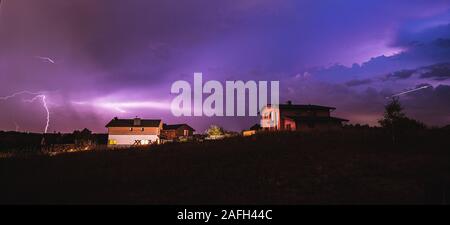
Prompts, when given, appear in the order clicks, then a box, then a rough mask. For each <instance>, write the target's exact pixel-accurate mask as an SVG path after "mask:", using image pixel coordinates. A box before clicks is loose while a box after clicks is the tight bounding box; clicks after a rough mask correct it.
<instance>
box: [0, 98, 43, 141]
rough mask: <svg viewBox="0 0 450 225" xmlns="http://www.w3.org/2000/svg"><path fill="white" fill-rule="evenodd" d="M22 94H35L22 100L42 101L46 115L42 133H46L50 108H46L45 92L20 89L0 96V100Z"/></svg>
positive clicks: (30, 101)
mask: <svg viewBox="0 0 450 225" xmlns="http://www.w3.org/2000/svg"><path fill="white" fill-rule="evenodd" d="M23 94H29V95H35V96H34V97H33V98H31V99H25V100H23V101H24V102H27V103H32V102H34V101H36V100H38V99H40V100H41V101H42V105H43V107H44V109H45V112H46V113H47V115H46V123H45V128H44V133H47V130H48V127H49V125H50V110H49V109H48V105H47V101H46V98H47V96H45V94H43V93H42V92H31V91H20V92H16V93H13V94H11V95H8V96H3V97H0V100H3V101H6V100H8V99H10V98H14V97H16V96H18V95H23Z"/></svg>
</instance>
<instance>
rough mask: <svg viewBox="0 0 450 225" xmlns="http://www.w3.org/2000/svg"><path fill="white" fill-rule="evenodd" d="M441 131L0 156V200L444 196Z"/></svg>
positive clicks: (285, 200)
mask: <svg viewBox="0 0 450 225" xmlns="http://www.w3.org/2000/svg"><path fill="white" fill-rule="evenodd" d="M448 140H450V135H449V132H448V131H444V130H429V131H423V132H420V133H415V134H408V135H406V136H402V137H401V138H399V139H398V142H397V143H396V144H395V145H394V144H392V142H391V139H390V137H389V136H387V135H385V134H384V132H383V131H382V130H377V129H357V130H355V129H348V130H344V131H341V132H334V133H310V134H301V133H278V134H261V135H257V136H253V137H248V138H243V137H236V138H231V139H227V140H221V141H214V142H204V143H179V144H177V143H174V144H167V145H161V146H154V147H150V148H149V149H145V150H142V149H141V150H136V149H135V150H120V151H93V152H80V153H70V154H61V155H57V156H54V157H49V156H27V157H19V158H7V159H0V177H1V185H0V203H149V204H203V203H205V204H218V203H225V204H228V203H229V204H236V203H239V204H307V203H314V204H328V203H445V202H446V203H449V202H450V197H449V196H450V142H449V141H448Z"/></svg>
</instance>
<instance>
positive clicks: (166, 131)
mask: <svg viewBox="0 0 450 225" xmlns="http://www.w3.org/2000/svg"><path fill="white" fill-rule="evenodd" d="M194 131H195V130H194V128H192V127H191V126H189V125H187V124H171V125H167V124H164V125H163V130H162V136H163V138H164V139H166V140H177V139H180V138H189V137H192V136H193V135H194Z"/></svg>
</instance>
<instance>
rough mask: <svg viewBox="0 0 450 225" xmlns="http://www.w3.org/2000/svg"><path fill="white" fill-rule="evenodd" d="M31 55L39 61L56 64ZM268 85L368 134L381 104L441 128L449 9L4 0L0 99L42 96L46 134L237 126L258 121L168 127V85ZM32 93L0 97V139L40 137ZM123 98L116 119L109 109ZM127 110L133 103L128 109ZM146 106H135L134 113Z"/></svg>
mask: <svg viewBox="0 0 450 225" xmlns="http://www.w3.org/2000/svg"><path fill="white" fill-rule="evenodd" d="M40 57H49V58H51V59H52V60H53V62H54V63H52V62H50V61H48V60H45V59H42V58H40ZM194 72H203V78H204V80H212V79H214V80H219V81H223V82H224V81H225V80H244V81H246V80H279V81H280V89H281V93H280V95H281V99H280V100H281V101H286V100H292V101H293V102H294V103H303V104H308V103H310V104H324V105H330V106H335V107H337V110H336V111H335V115H336V116H340V117H343V118H347V119H349V120H350V122H351V123H362V124H365V123H367V124H371V125H376V124H377V122H376V121H377V119H379V118H380V117H381V116H382V112H383V105H384V104H385V103H386V98H385V97H386V96H390V95H392V94H395V93H399V92H402V91H405V90H408V89H413V88H415V87H419V86H422V85H425V84H428V85H432V88H427V89H422V90H420V91H417V92H413V93H410V94H407V95H403V96H401V98H400V101H401V103H402V104H403V105H404V107H405V110H406V113H407V115H408V116H410V117H413V118H415V119H418V120H421V121H423V122H425V123H427V124H429V125H434V126H440V125H446V124H449V123H450V104H449V103H450V1H449V0H446V1H440V0H433V1H429V0H424V1H414V0H405V1H400V0H376V1H371V0H365V1H360V0H342V1H338V0H311V1H300V0H286V1H275V0H273V1H272V0H239V1H237V0H235V1H234V0H231V1H208V0H205V1H197V0H189V1H181V0H177V1H173V0H164V1H163V0H160V1H152V0H127V1H125V0H120V1H119V0H96V1H92V0H65V1H61V0H39V1H36V0H2V1H1V5H0V96H8V95H11V94H13V93H15V92H18V91H24V90H28V91H32V92H41V93H44V94H45V96H46V100H47V103H48V108H49V110H50V126H49V132H53V131H61V132H71V131H73V130H74V129H82V128H84V127H87V128H89V129H91V130H93V131H95V132H105V131H106V129H105V128H104V125H105V124H106V123H107V122H108V121H109V120H110V119H111V118H112V117H114V116H118V117H120V118H132V117H135V116H139V117H142V118H160V119H163V120H164V122H167V123H179V122H188V123H190V124H191V125H192V126H193V127H194V128H196V129H197V131H200V132H201V131H203V130H204V129H205V128H206V127H207V126H208V125H209V124H219V125H222V126H223V127H225V128H226V129H231V130H241V129H244V128H248V127H249V126H251V125H253V124H254V123H255V122H257V121H258V120H257V118H235V117H234V118H223V117H211V118H210V117H200V118H187V117H180V118H176V117H173V116H172V114H171V113H170V110H168V109H167V108H166V107H165V105H166V104H169V103H170V101H171V100H172V99H173V97H174V95H171V94H170V86H171V84H172V83H173V82H174V81H176V80H180V79H181V80H187V81H189V82H191V81H192V79H193V73H194ZM33 96H34V95H29V94H21V95H17V96H15V97H13V98H8V99H4V100H0V109H1V110H0V130H15V129H17V130H20V131H33V132H42V130H43V128H44V126H45V118H46V113H45V109H44V107H43V105H42V102H41V101H34V102H31V103H30V102H26V101H24V100H26V99H30V98H32V97H33ZM120 102H122V103H123V102H128V103H129V102H132V103H133V104H134V107H127V108H125V109H124V110H125V111H126V112H123V111H122V112H120V111H118V110H117V109H115V108H114V107H113V105H114V104H113V103H120ZM133 104H132V105H133ZM142 105H144V106H145V107H143V106H142Z"/></svg>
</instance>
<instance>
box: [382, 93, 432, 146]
mask: <svg viewBox="0 0 450 225" xmlns="http://www.w3.org/2000/svg"><path fill="white" fill-rule="evenodd" d="M384 108H385V111H384V116H383V118H382V119H381V120H379V121H378V123H379V124H380V125H381V126H382V127H383V128H385V129H387V130H389V131H390V133H391V136H392V142H393V143H395V141H396V135H397V134H398V133H400V132H403V131H410V130H417V129H424V128H425V127H426V126H425V124H423V123H422V122H419V121H417V120H414V119H410V118H408V117H407V116H406V115H405V113H403V107H402V106H401V104H400V101H399V99H398V98H397V97H396V98H392V99H391V101H390V102H389V103H388V104H387V105H386V106H385V107H384Z"/></svg>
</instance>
